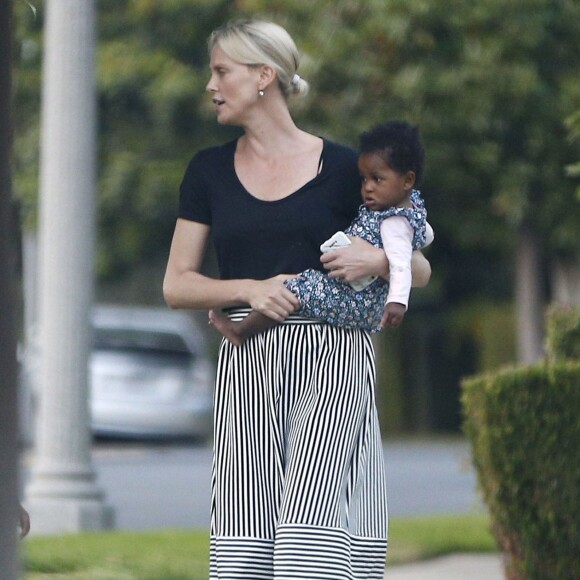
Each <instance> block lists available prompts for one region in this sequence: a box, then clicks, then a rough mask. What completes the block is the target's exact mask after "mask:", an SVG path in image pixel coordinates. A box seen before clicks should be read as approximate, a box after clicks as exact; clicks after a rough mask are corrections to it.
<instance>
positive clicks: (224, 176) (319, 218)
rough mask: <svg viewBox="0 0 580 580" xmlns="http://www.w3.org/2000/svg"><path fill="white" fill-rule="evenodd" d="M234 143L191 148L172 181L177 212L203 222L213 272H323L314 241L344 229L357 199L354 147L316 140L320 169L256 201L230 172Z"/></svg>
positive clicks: (260, 276) (259, 275)
mask: <svg viewBox="0 0 580 580" xmlns="http://www.w3.org/2000/svg"><path fill="white" fill-rule="evenodd" d="M236 143H237V142H236V141H231V142H229V143H226V144H225V145H221V146H219V147H212V148H210V149H204V150H203V151H200V152H199V153H197V154H196V155H195V156H194V157H193V159H192V160H191V162H190V163H189V165H188V167H187V170H186V172H185V176H184V178H183V182H182V183H181V187H180V198H179V217H181V218H184V219H187V220H191V221H195V222H200V223H203V224H208V225H210V226H211V236H212V239H213V242H214V244H215V249H216V254H217V260H218V266H219V271H220V277H221V278H222V279H224V280H228V279H230V280H231V279H239V278H253V279H255V280H264V279H266V278H270V277H272V276H275V275H277V274H283V273H284V274H297V273H298V272H302V271H303V270H306V269H307V268H315V269H317V270H323V268H322V265H321V263H320V244H322V243H323V242H324V241H325V240H326V239H327V238H329V237H330V236H331V235H332V234H333V233H334V232H336V231H337V230H343V229H345V227H346V226H347V225H348V224H349V223H350V222H351V220H352V219H353V218H354V217H355V216H356V213H357V209H358V206H359V205H360V203H361V199H360V177H359V172H358V168H357V160H356V154H355V152H354V151H353V150H352V149H350V148H348V147H345V146H343V145H338V144H336V143H333V142H331V141H327V140H324V146H323V151H322V170H321V172H320V173H319V174H318V175H317V176H316V177H315V178H314V179H313V180H312V181H309V182H308V183H306V184H305V185H304V186H302V187H301V188H300V189H298V190H297V191H295V192H294V193H292V194H290V195H288V196H287V197H284V198H283V199H280V200H276V201H263V200H260V199H257V198H256V197H254V196H253V195H251V194H250V193H249V192H248V191H247V190H246V189H245V188H244V186H243V185H242V184H241V182H240V180H239V179H238V177H237V174H236V172H235V168H234V153H235V150H236Z"/></svg>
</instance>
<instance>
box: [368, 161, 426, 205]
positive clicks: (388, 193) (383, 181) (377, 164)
mask: <svg viewBox="0 0 580 580" xmlns="http://www.w3.org/2000/svg"><path fill="white" fill-rule="evenodd" d="M358 168H359V171H360V174H361V179H362V182H361V195H362V199H363V203H364V204H365V205H366V206H367V207H368V208H369V209H371V210H374V211H377V210H383V209H387V208H389V207H399V206H405V205H407V204H408V202H409V196H410V195H411V191H412V190H413V185H414V183H415V174H414V173H413V172H412V171H408V172H407V173H399V172H398V171H395V170H394V169H393V168H392V167H391V166H390V165H389V164H388V163H387V162H386V161H385V160H384V159H383V158H382V157H381V156H380V155H379V154H378V153H363V154H362V155H360V156H359V159H358Z"/></svg>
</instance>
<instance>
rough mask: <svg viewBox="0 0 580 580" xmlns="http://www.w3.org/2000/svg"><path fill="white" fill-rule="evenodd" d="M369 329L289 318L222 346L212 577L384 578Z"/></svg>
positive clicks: (383, 509)
mask: <svg viewBox="0 0 580 580" xmlns="http://www.w3.org/2000/svg"><path fill="white" fill-rule="evenodd" d="M374 383H375V365H374V351H373V347H372V343H371V339H370V336H369V334H368V333H366V332H364V331H360V330H345V329H341V328H337V327H333V326H330V325H327V324H321V323H318V322H314V321H311V320H307V319H300V318H298V317H291V318H290V319H288V320H287V321H286V322H285V323H283V324H280V325H278V326H276V327H275V328H273V329H271V330H268V331H267V332H264V333H262V334H260V335H257V336H255V337H253V338H251V339H249V340H248V341H246V343H245V344H244V345H243V346H241V347H235V346H233V345H232V344H231V343H229V342H228V341H227V340H224V341H223V342H222V345H221V349H220V356H219V362H218V371H217V381H216V394H215V441H214V444H215V450H214V463H213V477H212V510H211V512H212V522H211V553H210V578H211V579H219V580H226V579H227V580H233V579H236V580H238V579H252V580H259V579H272V578H276V579H294V578H302V579H309V580H315V579H316V580H317V579H329V580H330V579H332V580H359V579H363V578H364V579H370V578H376V579H382V578H383V575H384V564H385V555H386V548H387V501H386V489H385V477H384V469H383V453H382V445H381V438H380V433H379V426H378V420H377V413H376V407H375V398H374Z"/></svg>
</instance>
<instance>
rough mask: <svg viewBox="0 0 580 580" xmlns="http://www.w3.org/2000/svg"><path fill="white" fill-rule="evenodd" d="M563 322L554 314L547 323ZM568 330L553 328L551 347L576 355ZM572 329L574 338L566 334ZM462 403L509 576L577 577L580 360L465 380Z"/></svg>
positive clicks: (559, 579)
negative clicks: (505, 557) (561, 338)
mask: <svg viewBox="0 0 580 580" xmlns="http://www.w3.org/2000/svg"><path fill="white" fill-rule="evenodd" d="M561 322H563V317H562V313H561V312H558V313H557V316H555V317H554V318H553V319H552V320H551V322H550V324H551V325H552V326H553V325H557V324H560V323H561ZM566 326H567V328H565V329H564V330H562V331H558V332H556V331H555V330H554V329H552V333H551V340H550V345H551V348H552V349H556V350H558V352H560V353H561V352H562V350H564V351H565V352H567V353H568V352H578V350H577V348H578V344H579V343H578V333H577V329H578V318H577V317H576V319H575V321H574V323H573V324H570V326H568V325H567V323H566ZM572 327H573V328H574V330H575V334H574V333H572V332H568V330H569V329H570V328H572ZM560 337H565V338H564V339H563V340H560ZM573 337H574V340H575V341H576V345H575V347H574V348H573V349H572V350H570V344H571V342H572V338H573ZM462 402H463V408H464V415H465V423H464V429H465V432H466V434H467V436H468V438H469V440H470V442H471V446H472V451H473V461H474V464H475V467H476V470H477V473H478V479H479V484H480V487H481V490H482V492H483V496H484V499H485V502H486V504H487V505H488V507H489V511H490V514H491V518H492V522H493V531H494V534H495V537H496V539H497V541H498V543H499V545H500V547H501V549H502V551H503V552H504V553H505V555H506V556H507V569H508V578H510V580H516V579H518V580H519V579H522V580H523V579H524V578H525V579H531V580H567V579H570V580H572V579H573V578H577V577H578V576H579V575H580V553H579V552H578V546H579V545H580V511H579V509H578V505H579V504H578V489H579V486H580V421H579V420H578V409H579V408H580V360H568V361H556V362H553V363H551V362H543V363H541V364H538V365H535V366H531V367H527V368H519V369H504V370H502V371H499V372H497V373H494V374H492V373H490V374H485V375H480V376H477V377H474V378H470V379H467V380H465V381H464V383H463V396H462Z"/></svg>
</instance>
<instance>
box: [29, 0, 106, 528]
mask: <svg viewBox="0 0 580 580" xmlns="http://www.w3.org/2000/svg"><path fill="white" fill-rule="evenodd" d="M45 6H46V17H45V32H44V39H45V40H44V70H43V75H44V76H43V96H42V98H43V100H42V127H41V129H42V136H41V160H40V163H41V167H40V182H41V183H40V185H41V191H40V193H41V196H40V235H39V242H40V253H39V269H40V272H39V283H40V291H39V317H40V318H39V327H40V328H39V335H40V341H39V342H40V355H41V356H40V367H39V383H40V384H39V390H40V401H39V408H38V423H37V437H36V449H35V454H34V457H33V464H32V469H31V479H30V482H29V485H28V486H27V489H26V502H27V503H26V505H27V507H28V509H29V511H30V514H31V519H32V522H33V524H32V525H33V532H36V533H53V532H75V531H79V530H97V529H103V528H108V527H111V526H112V520H113V513H112V509H111V508H110V507H109V506H107V505H105V502H104V494H103V492H102V490H101V489H100V488H99V487H98V485H97V483H96V481H95V480H96V477H95V471H94V469H93V467H92V463H91V435H90V428H89V407H88V372H87V366H88V364H87V363H88V357H89V353H90V343H91V336H90V326H89V311H90V308H91V304H92V300H93V269H94V240H95V196H96V96H95V87H94V69H95V67H94V60H95V58H94V53H95V14H94V4H93V0H47V1H46V2H45Z"/></svg>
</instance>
